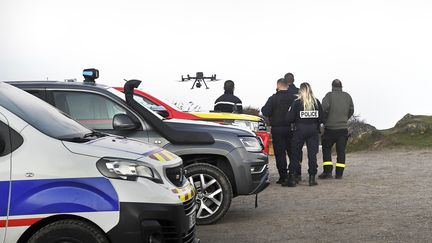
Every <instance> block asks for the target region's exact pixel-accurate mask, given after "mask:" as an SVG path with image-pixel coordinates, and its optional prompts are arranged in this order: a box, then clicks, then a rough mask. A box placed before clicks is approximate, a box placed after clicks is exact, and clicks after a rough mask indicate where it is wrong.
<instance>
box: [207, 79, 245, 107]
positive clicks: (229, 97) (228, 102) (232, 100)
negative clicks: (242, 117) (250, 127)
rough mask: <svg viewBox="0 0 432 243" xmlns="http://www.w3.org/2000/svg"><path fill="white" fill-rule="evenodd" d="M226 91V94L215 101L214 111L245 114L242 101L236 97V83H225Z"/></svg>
mask: <svg viewBox="0 0 432 243" xmlns="http://www.w3.org/2000/svg"><path fill="white" fill-rule="evenodd" d="M224 90H225V93H224V94H223V95H221V96H220V97H219V98H217V100H216V101H215V104H214V111H216V112H229V113H243V104H242V101H241V100H240V99H239V98H238V97H237V96H235V95H234V82H233V81H232V80H227V81H225V83H224Z"/></svg>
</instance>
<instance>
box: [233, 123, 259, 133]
mask: <svg viewBox="0 0 432 243" xmlns="http://www.w3.org/2000/svg"><path fill="white" fill-rule="evenodd" d="M232 124H233V125H235V126H239V127H244V128H249V129H250V130H251V131H252V132H257V131H258V130H259V122H255V121H247V120H234V121H233V123H232Z"/></svg>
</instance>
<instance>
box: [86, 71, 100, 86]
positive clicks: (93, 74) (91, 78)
mask: <svg viewBox="0 0 432 243" xmlns="http://www.w3.org/2000/svg"><path fill="white" fill-rule="evenodd" d="M83 76H84V82H90V83H95V80H96V79H97V78H99V70H97V69H96V68H87V69H84V70H83Z"/></svg>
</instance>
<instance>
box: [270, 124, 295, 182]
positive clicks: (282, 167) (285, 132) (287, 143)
mask: <svg viewBox="0 0 432 243" xmlns="http://www.w3.org/2000/svg"><path fill="white" fill-rule="evenodd" d="M271 133H272V139H273V150H274V154H275V158H276V167H277V169H278V172H279V176H280V177H281V178H286V177H287V174H288V172H287V170H288V167H287V155H288V157H289V158H290V160H291V157H292V153H291V139H292V131H291V127H288V126H287V127H272V130H271Z"/></svg>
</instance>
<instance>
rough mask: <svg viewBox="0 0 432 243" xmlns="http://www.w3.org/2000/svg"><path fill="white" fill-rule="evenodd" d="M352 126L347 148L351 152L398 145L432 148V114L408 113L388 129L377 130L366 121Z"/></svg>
mask: <svg viewBox="0 0 432 243" xmlns="http://www.w3.org/2000/svg"><path fill="white" fill-rule="evenodd" d="M356 126H357V127H356ZM350 128H351V129H350V130H351V134H352V136H351V137H350V139H349V143H348V148H347V150H348V151H350V152H354V151H361V150H379V149H384V148H398V147H407V148H419V149H421V148H432V116H416V115H411V114H407V115H405V116H404V117H403V118H402V119H401V120H400V121H398V122H397V123H396V125H395V126H394V127H393V128H390V129H387V130H377V129H375V127H373V126H370V125H368V124H365V123H354V125H353V126H351V127H350Z"/></svg>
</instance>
